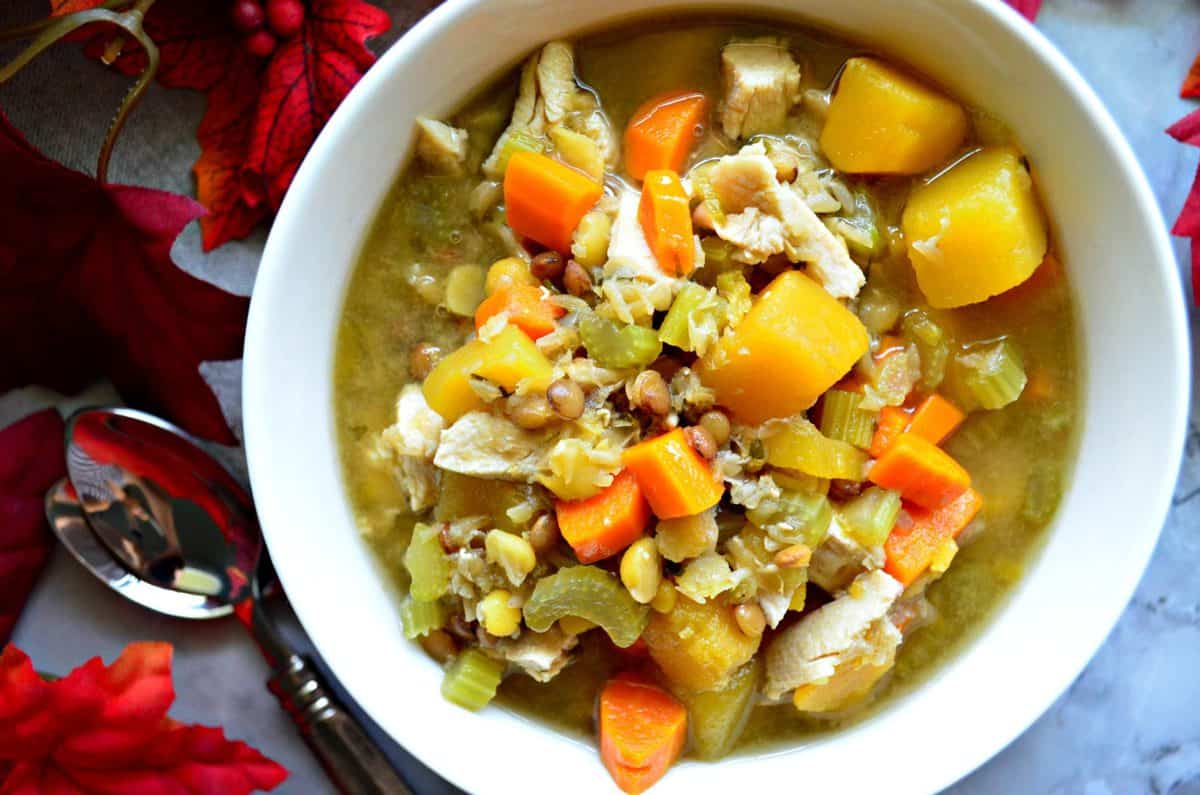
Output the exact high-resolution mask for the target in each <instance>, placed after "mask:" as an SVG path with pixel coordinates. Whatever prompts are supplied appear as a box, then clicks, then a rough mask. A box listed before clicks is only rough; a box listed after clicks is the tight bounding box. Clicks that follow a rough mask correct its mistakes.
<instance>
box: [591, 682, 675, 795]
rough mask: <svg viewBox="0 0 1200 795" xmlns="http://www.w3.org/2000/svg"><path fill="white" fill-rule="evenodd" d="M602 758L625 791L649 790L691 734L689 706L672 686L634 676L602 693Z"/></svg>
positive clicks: (610, 684)
mask: <svg viewBox="0 0 1200 795" xmlns="http://www.w3.org/2000/svg"><path fill="white" fill-rule="evenodd" d="M599 712H600V716H599V717H600V720H599V723H600V758H601V759H602V760H603V761H604V766H605V767H606V768H608V772H609V773H610V774H611V775H612V777H613V781H615V782H616V783H617V786H618V787H620V789H621V791H622V792H626V793H629V795H637V793H640V792H645V791H646V790H647V789H649V788H650V786H651V785H652V784H654V782H656V781H658V780H659V779H660V778H662V777H663V774H664V773H666V772H667V768H669V767H670V766H671V765H672V764H673V763H674V762H675V760H676V759H678V758H679V754H680V752H681V751H682V750H683V743H684V741H685V740H686V739H687V708H686V707H684V706H683V704H681V703H680V702H679V701H678V700H676V699H675V697H674V696H672V695H671V694H670V693H668V692H667V691H665V690H663V689H662V688H660V687H656V686H655V685H652V684H650V683H649V682H646V681H639V680H638V679H636V678H634V677H632V676H622V677H621V678H618V679H611V680H609V682H608V683H607V684H606V685H605V686H604V690H602V691H601V693H600V710H599Z"/></svg>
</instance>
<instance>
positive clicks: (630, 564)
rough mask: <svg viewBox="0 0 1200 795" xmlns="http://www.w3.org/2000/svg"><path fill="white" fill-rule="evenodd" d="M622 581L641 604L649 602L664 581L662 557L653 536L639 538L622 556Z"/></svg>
mask: <svg viewBox="0 0 1200 795" xmlns="http://www.w3.org/2000/svg"><path fill="white" fill-rule="evenodd" d="M621 582H623V583H625V587H626V588H627V589H629V593H630V594H631V595H632V596H633V598H634V599H635V600H637V601H638V602H639V603H641V604H649V603H650V601H651V600H653V599H654V597H655V595H656V594H658V586H659V583H661V582H662V558H661V557H659V554H658V547H657V546H655V544H654V539H653V538H648V537H646V538H639V539H638V540H637V541H634V542H633V543H632V544H630V546H629V549H627V550H625V554H624V555H622V556H621Z"/></svg>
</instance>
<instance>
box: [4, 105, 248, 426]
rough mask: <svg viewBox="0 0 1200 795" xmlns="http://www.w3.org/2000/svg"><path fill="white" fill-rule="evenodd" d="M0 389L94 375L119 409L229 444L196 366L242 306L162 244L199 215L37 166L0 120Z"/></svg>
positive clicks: (237, 337) (135, 191) (228, 350)
mask: <svg viewBox="0 0 1200 795" xmlns="http://www.w3.org/2000/svg"><path fill="white" fill-rule="evenodd" d="M0 174H3V175H4V178H3V179H2V180H0V339H3V340H4V341H5V342H4V345H3V346H0V392H4V391H6V390H8V389H12V388H15V387H21V386H26V385H28V384H42V385H44V386H47V387H50V388H52V389H56V390H58V391H60V392H67V393H71V392H76V391H78V390H79V389H81V388H83V387H84V386H86V385H87V384H89V383H91V382H92V381H94V380H96V379H97V378H99V377H101V376H107V377H108V378H110V379H111V380H112V382H113V384H114V385H115V386H116V387H117V390H118V391H119V392H120V393H121V395H122V397H123V398H124V399H125V400H126V401H128V402H129V403H130V404H132V405H136V406H139V407H141V408H145V409H147V410H149V411H154V412H156V413H159V414H162V415H165V416H167V417H169V418H171V419H173V420H174V421H176V422H178V423H179V424H180V425H182V426H184V427H185V428H187V429H188V430H189V431H192V432H193V433H195V434H198V435H200V436H204V437H207V438H210V439H213V440H216V441H221V442H225V443H232V442H234V437H233V435H232V434H231V433H230V432H229V428H228V426H227V425H226V424H225V419H224V417H223V416H222V414H221V409H220V406H219V404H218V403H217V399H216V397H215V396H214V395H213V393H212V392H211V390H209V388H208V385H207V384H206V383H205V382H204V380H203V379H202V378H201V377H200V372H199V369H198V368H199V365H200V363H201V362H204V361H211V360H226V359H237V358H240V357H241V353H242V336H243V334H244V333H245V324H246V309H247V306H248V303H249V301H248V299H246V298H242V297H239V296H235V295H232V294H230V293H227V292H225V291H224V290H221V289H220V288H218V287H216V286H214V285H212V284H209V283H208V282H205V281H202V280H200V279H197V278H195V277H194V276H191V275H189V274H188V273H186V272H184V271H182V270H180V269H179V268H178V267H176V266H175V264H174V263H173V262H172V261H171V256H170V251H171V245H172V243H174V241H175V238H176V237H177V236H178V235H179V232H180V230H181V229H183V227H184V225H185V224H187V223H188V222H189V221H191V220H193V219H195V218H197V217H199V216H200V215H201V213H203V211H204V210H203V208H202V207H201V206H200V205H199V204H197V203H196V202H194V201H192V200H191V199H188V198H185V197H183V196H177V195H174V194H171V193H165V192H163V191H156V190H148V189H146V188H137V187H129V186H124V185H101V184H100V183H99V182H97V181H96V180H95V179H93V178H92V177H89V176H87V175H86V174H82V173H80V172H77V171H72V170H70V169H68V168H66V167H64V166H62V165H60V164H59V163H55V162H53V161H51V160H49V159H47V158H46V157H44V156H42V155H41V153H39V152H38V151H37V150H35V149H34V148H33V147H32V146H30V145H29V143H28V142H26V140H25V138H24V137H23V136H22V135H21V133H20V132H18V131H17V130H16V129H15V128H14V127H13V126H12V125H11V124H10V123H9V122H8V119H7V118H6V117H5V116H4V115H3V113H0Z"/></svg>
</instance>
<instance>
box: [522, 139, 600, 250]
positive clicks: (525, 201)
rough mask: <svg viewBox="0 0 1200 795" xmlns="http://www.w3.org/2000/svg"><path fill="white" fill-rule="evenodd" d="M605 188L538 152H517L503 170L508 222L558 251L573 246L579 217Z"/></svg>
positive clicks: (589, 207) (529, 236) (528, 236)
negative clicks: (572, 241)
mask: <svg viewBox="0 0 1200 795" xmlns="http://www.w3.org/2000/svg"><path fill="white" fill-rule="evenodd" d="M602 192H603V187H602V186H601V185H600V183H599V182H596V181H595V180H593V179H591V178H590V177H588V176H587V175H586V174H583V173H582V172H579V171H576V170H575V169H573V168H571V167H570V166H565V165H563V164H562V163H560V162H558V161H557V160H553V159H551V158H549V157H546V156H545V155H542V154H538V153H537V152H515V153H514V154H513V156H512V157H511V158H509V160H508V168H506V169H505V171H504V212H505V216H506V218H507V219H508V225H509V226H510V227H512V230H513V231H514V232H516V233H517V234H519V235H523V236H525V237H527V238H529V239H530V240H534V241H536V242H538V243H541V244H542V245H543V246H546V247H547V248H551V249H554V250H555V251H561V252H566V251H569V250H570V248H571V237H572V236H573V235H574V234H575V227H577V226H579V219H581V218H583V216H584V214H585V213H587V211H588V210H590V209H592V205H594V204H595V203H596V200H597V199H599V198H600V194H601V193H602Z"/></svg>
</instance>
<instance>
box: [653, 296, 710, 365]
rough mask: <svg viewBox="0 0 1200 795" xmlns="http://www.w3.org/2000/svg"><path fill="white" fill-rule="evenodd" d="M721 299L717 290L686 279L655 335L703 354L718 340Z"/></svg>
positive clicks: (683, 348)
mask: <svg viewBox="0 0 1200 795" xmlns="http://www.w3.org/2000/svg"><path fill="white" fill-rule="evenodd" d="M723 303H724V302H723V301H721V300H720V299H718V298H717V296H716V293H715V292H714V291H713V290H711V289H708V290H706V289H705V288H703V287H701V286H700V285H698V284H696V283H695V282H688V283H687V284H685V285H684V286H683V289H681V290H680V291H679V294H678V295H676V296H675V300H674V301H673V302H672V303H671V309H670V311H668V312H667V316H666V317H665V318H663V322H662V325H661V326H659V329H658V338H659V340H661V341H662V342H665V343H666V344H667V345H674V346H675V347H676V348H679V349H681V350H685V351H692V352H695V353H698V354H700V355H703V354H704V352H705V351H707V350H708V348H709V346H710V345H712V344H713V343H714V342H716V341H717V336H718V335H719V334H720V333H721V327H722V326H723V325H724V323H723V322H722V320H723V319H724V316H725V312H724V309H725V307H724V306H722V304H723Z"/></svg>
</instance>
